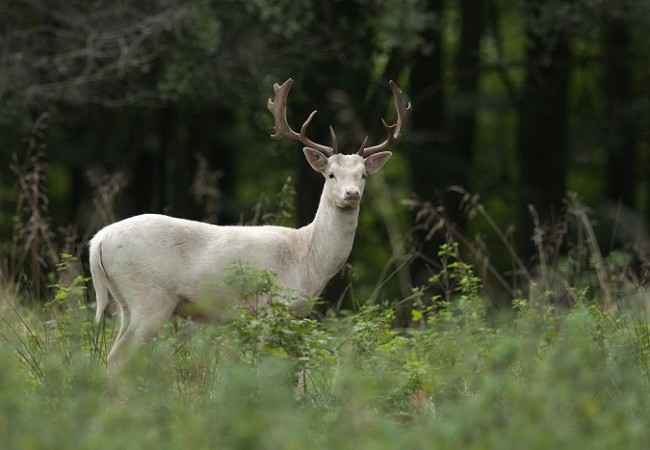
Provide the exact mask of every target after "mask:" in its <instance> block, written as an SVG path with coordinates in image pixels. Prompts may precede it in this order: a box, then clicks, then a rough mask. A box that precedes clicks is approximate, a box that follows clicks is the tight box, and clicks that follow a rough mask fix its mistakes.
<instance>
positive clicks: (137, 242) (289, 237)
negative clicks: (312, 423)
mask: <svg viewBox="0 0 650 450" xmlns="http://www.w3.org/2000/svg"><path fill="white" fill-rule="evenodd" d="M292 85H293V80H292V79H288V80H287V81H286V82H285V83H284V84H282V85H281V86H280V85H278V84H274V86H273V90H274V92H275V96H276V99H275V101H273V100H271V99H269V101H268V109H269V111H271V113H272V114H273V116H274V118H275V131H276V132H275V134H273V135H272V136H271V137H272V138H274V139H278V140H279V139H282V138H283V137H287V138H289V139H292V140H296V141H300V142H302V143H303V144H305V145H306V147H305V148H304V154H305V157H306V158H307V161H308V162H309V164H310V165H311V167H312V168H313V169H314V170H315V171H317V172H320V173H321V174H323V176H324V177H325V185H324V188H323V193H322V195H321V199H320V204H319V206H318V211H317V212H316V216H315V217H314V220H313V222H312V223H310V224H309V225H307V226H304V227H302V228H299V229H293V228H285V227H279V226H218V225H210V224H206V223H201V222H194V221H190V220H184V219H177V218H173V217H168V216H164V215H157V214H144V215H139V216H135V217H131V218H128V219H125V220H122V221H120V222H116V223H113V224H111V225H108V226H106V227H104V228H102V229H101V230H100V231H99V232H98V233H97V234H96V235H95V236H94V237H93V238H92V239H91V241H90V271H91V274H92V279H93V284H94V287H95V292H96V296H97V315H96V320H97V322H99V321H100V320H101V318H102V315H103V313H104V311H105V309H106V307H107V305H108V302H109V293H110V295H111V296H112V298H113V299H114V301H115V302H116V303H117V306H118V307H119V312H120V329H119V332H118V334H117V337H116V339H115V343H114V344H113V347H112V349H111V351H110V353H109V355H108V364H109V367H113V366H116V365H117V364H119V362H120V361H122V360H123V359H124V356H125V354H124V353H125V347H128V346H132V347H136V346H139V345H141V344H143V343H145V342H146V341H148V340H149V339H150V338H152V337H153V336H154V335H155V334H156V333H157V331H158V330H159V329H160V328H161V326H162V325H163V324H164V322H165V321H167V320H169V319H171V318H173V316H180V317H183V318H192V319H197V320H212V319H215V318H216V317H217V316H218V315H219V313H220V310H221V309H223V301H224V300H226V301H229V302H234V301H237V300H238V299H234V298H232V297H233V291H232V290H231V289H230V290H229V289H228V288H227V286H224V284H223V283H219V282H218V280H220V279H223V276H224V274H225V272H226V271H227V269H228V267H229V266H230V265H231V264H233V262H235V261H243V262H245V263H247V264H248V265H250V267H253V268H257V269H262V270H270V271H272V272H274V273H275V274H276V283H277V284H278V285H280V286H283V287H286V288H288V289H290V290H291V291H292V292H295V293H297V294H298V295H296V296H295V299H293V300H292V302H293V303H292V305H291V309H292V311H293V312H294V313H295V314H297V315H306V314H308V313H309V310H310V308H311V305H310V304H309V302H308V301H307V299H309V298H312V297H314V296H317V295H318V294H320V292H321V291H322V290H323V288H324V287H325V285H326V284H327V282H328V281H329V280H330V279H331V278H332V277H333V276H334V275H335V274H336V273H337V272H338V271H339V270H340V269H341V267H342V266H343V264H344V263H345V261H346V260H347V258H348V256H349V254H350V251H351V250H352V244H353V241H354V234H355V230H356V228H357V222H358V216H359V202H360V201H361V197H362V195H363V190H364V186H365V179H366V176H367V175H370V174H373V173H375V172H377V171H378V170H380V169H381V168H382V167H383V166H384V164H385V163H386V162H387V161H388V159H389V158H390V157H391V153H390V152H388V151H384V150H385V149H386V148H387V147H388V146H390V145H391V144H393V143H395V142H397V141H398V140H399V139H400V137H401V133H402V124H403V123H404V122H405V120H406V119H407V117H408V115H409V114H410V112H411V105H410V103H408V104H404V102H403V100H402V92H401V90H400V89H399V88H398V87H397V86H396V85H395V83H393V82H392V81H391V82H390V86H391V89H392V92H393V95H394V98H395V103H396V105H397V123H396V124H395V125H388V124H386V122H384V121H383V120H382V122H383V124H384V126H385V128H386V130H387V132H388V138H387V139H386V140H385V141H384V142H382V143H381V144H378V145H375V146H373V147H366V142H367V138H366V140H364V143H363V144H362V145H361V148H360V149H359V151H358V153H357V154H354V155H343V154H339V153H338V151H337V143H336V136H335V134H334V131H333V129H332V128H331V127H330V131H331V134H332V147H328V146H325V145H321V144H317V143H315V142H312V141H311V140H310V139H308V138H307V136H306V131H307V127H308V125H309V123H310V122H311V120H312V118H313V117H314V114H315V113H316V111H314V112H313V113H312V114H311V115H310V116H309V117H308V119H307V120H306V121H305V122H304V124H303V126H302V128H301V130H300V133H296V132H295V131H293V130H292V129H291V128H290V127H289V124H288V123H287V117H286V109H287V103H286V102H287V95H288V94H289V91H290V89H291V87H292ZM239 301H245V299H239Z"/></svg>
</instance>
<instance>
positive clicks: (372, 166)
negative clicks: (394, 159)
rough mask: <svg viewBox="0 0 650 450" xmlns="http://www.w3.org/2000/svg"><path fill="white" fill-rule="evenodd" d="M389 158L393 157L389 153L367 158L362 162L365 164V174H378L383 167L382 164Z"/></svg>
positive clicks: (380, 153)
mask: <svg viewBox="0 0 650 450" xmlns="http://www.w3.org/2000/svg"><path fill="white" fill-rule="evenodd" d="M391 156H393V154H392V153H391V152H379V153H375V154H374V155H370V156H368V157H367V158H366V159H365V160H364V163H365V164H366V172H368V175H371V174H373V173H375V172H379V170H381V168H382V167H384V164H386V163H387V162H388V160H389V159H390V157H391Z"/></svg>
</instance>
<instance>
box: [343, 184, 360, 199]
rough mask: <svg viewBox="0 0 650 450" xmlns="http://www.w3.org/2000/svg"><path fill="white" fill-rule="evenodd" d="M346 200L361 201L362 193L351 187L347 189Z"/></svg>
mask: <svg viewBox="0 0 650 450" xmlns="http://www.w3.org/2000/svg"><path fill="white" fill-rule="evenodd" d="M345 198H347V199H348V200H359V199H360V198H361V192H359V188H357V187H349V188H346V189H345Z"/></svg>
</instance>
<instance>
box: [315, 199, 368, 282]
mask: <svg viewBox="0 0 650 450" xmlns="http://www.w3.org/2000/svg"><path fill="white" fill-rule="evenodd" d="M358 222H359V206H358V205H357V206H356V207H353V208H345V209H343V208H338V207H336V206H335V205H334V204H333V203H332V202H331V201H329V200H328V199H327V198H326V196H325V195H323V196H321V200H320V204H319V206H318V211H317V212H316V216H315V217H314V221H313V222H312V223H311V224H309V225H308V226H307V227H305V228H306V230H307V231H308V252H309V256H308V258H307V264H308V265H309V268H310V272H311V274H312V279H313V280H314V282H315V284H320V286H319V288H318V289H319V292H320V290H321V289H322V288H323V287H325V284H326V283H327V281H329V279H330V278H332V277H333V276H334V275H335V274H336V273H337V272H338V271H339V270H340V269H341V267H343V265H344V264H345V261H346V260H347V259H348V256H349V255H350V252H351V251H352V245H353V243H354V235H355V232H356V229H357V224H358ZM317 280H322V281H320V282H317ZM317 293H318V292H316V294H317Z"/></svg>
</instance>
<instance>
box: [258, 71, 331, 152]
mask: <svg viewBox="0 0 650 450" xmlns="http://www.w3.org/2000/svg"><path fill="white" fill-rule="evenodd" d="M291 86H293V79H292V78H289V79H288V80H287V81H285V82H284V83H282V85H278V83H275V84H274V85H273V92H275V101H273V100H271V99H269V102H268V105H267V108H268V109H269V111H270V112H271V114H273V117H274V118H275V133H274V134H272V135H271V138H273V139H276V140H280V139H282V138H283V137H287V138H289V139H291V140H294V141H299V142H302V143H303V144H305V145H306V146H307V147H311V148H313V149H314V150H318V151H319V152H321V153H322V154H324V155H325V156H332V155H334V154H336V153H338V149H337V143H336V135H335V134H334V129H333V128H332V127H331V126H330V133H331V134H332V147H328V146H326V145H322V144H317V143H316V142H313V141H312V140H311V139H309V138H308V137H307V127H308V126H309V124H310V122H311V120H312V119H313V118H314V115H316V111H314V112H312V113H311V114H310V115H309V117H308V118H307V120H305V123H303V124H302V127H301V128H300V133H296V132H295V131H293V130H292V129H291V127H290V126H289V123H288V122H287V96H288V95H289V91H290V90H291Z"/></svg>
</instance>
